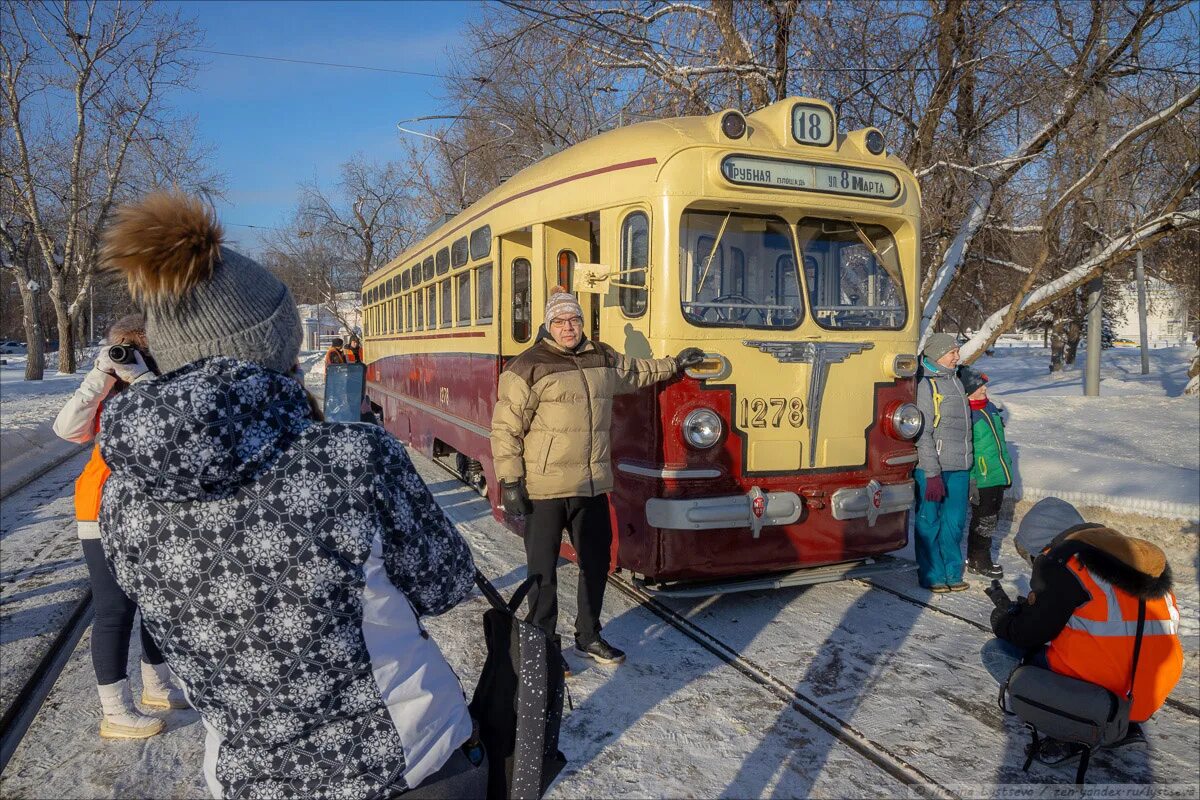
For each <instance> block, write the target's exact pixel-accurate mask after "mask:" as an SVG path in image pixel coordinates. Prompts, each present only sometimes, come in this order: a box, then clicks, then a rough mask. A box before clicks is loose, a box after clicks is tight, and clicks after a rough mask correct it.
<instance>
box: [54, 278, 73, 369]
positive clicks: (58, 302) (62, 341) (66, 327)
mask: <svg viewBox="0 0 1200 800" xmlns="http://www.w3.org/2000/svg"><path fill="white" fill-rule="evenodd" d="M55 288H56V289H57V290H58V291H51V292H50V302H51V304H52V305H53V306H54V318H55V320H56V321H57V322H58V374H59V375H72V374H74V373H75V326H74V325H72V324H71V315H70V313H68V312H67V303H66V301H65V300H63V298H62V287H55Z"/></svg>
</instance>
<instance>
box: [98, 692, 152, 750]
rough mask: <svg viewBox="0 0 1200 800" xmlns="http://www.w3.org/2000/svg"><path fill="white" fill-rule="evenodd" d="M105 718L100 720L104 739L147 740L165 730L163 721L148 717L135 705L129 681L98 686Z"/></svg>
mask: <svg viewBox="0 0 1200 800" xmlns="http://www.w3.org/2000/svg"><path fill="white" fill-rule="evenodd" d="M96 688H97V690H98V691H99V693H100V707H101V709H103V711H104V718H103V719H102V720H100V736H101V738H103V739H146V738H148V737H150V736H154V735H155V734H157V733H159V732H161V731H162V729H163V721H162V720H161V719H158V718H157V717H148V716H146V715H145V714H143V713H142V712H141V711H139V710H138V707H137V706H136V705H134V704H133V693H132V692H131V691H130V690H129V681H128V680H123V681H117V682H116V683H109V684H106V685H104V686H97V687H96Z"/></svg>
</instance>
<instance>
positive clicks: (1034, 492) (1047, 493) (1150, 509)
mask: <svg viewBox="0 0 1200 800" xmlns="http://www.w3.org/2000/svg"><path fill="white" fill-rule="evenodd" d="M1010 491H1011V496H1012V498H1013V499H1014V500H1029V501H1036V500H1041V499H1042V498H1045V497H1057V498H1059V499H1060V500H1066V501H1067V502H1068V503H1071V504H1072V505H1076V506H1095V507H1097V508H1106V509H1108V510H1110V511H1123V512H1126V513H1129V514H1141V515H1144V516H1149V517H1163V518H1166V519H1178V520H1185V521H1187V522H1198V521H1200V505H1196V504H1194V503H1178V502H1172V501H1170V500H1161V499H1156V498H1150V497H1114V496H1113V495H1108V494H1101V493H1097V492H1080V491H1071V490H1061V489H1041V488H1038V487H1036V486H1022V485H1020V484H1014V485H1013V487H1012V489H1011V490H1010Z"/></svg>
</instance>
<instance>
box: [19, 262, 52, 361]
mask: <svg viewBox="0 0 1200 800" xmlns="http://www.w3.org/2000/svg"><path fill="white" fill-rule="evenodd" d="M16 283H17V287H18V289H19V290H20V292H21V311H22V316H23V319H22V320H21V321H22V322H23V323H24V324H25V352H26V354H27V357H26V359H25V380H27V381H40V380H41V379H42V377H43V375H44V374H45V371H46V337H45V335H44V334H43V333H42V315H41V314H39V313H38V302H37V290H36V289H31V288H30V286H29V283H30V282H29V281H28V280H24V279H22V278H20V277H18V278H17V281H16ZM34 286H37V284H36V283H34Z"/></svg>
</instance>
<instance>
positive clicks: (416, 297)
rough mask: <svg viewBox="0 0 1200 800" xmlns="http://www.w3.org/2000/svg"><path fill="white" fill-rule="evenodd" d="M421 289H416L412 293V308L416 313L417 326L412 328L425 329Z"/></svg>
mask: <svg viewBox="0 0 1200 800" xmlns="http://www.w3.org/2000/svg"><path fill="white" fill-rule="evenodd" d="M424 294H425V293H424V292H423V291H417V292H416V293H414V294H413V309H414V310H415V311H416V314H417V327H416V328H415V329H414V330H418V331H423V330H425V303H423V302H422V299H423V295H424Z"/></svg>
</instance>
